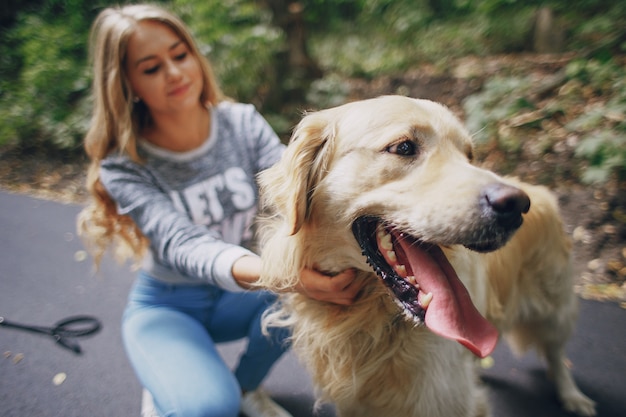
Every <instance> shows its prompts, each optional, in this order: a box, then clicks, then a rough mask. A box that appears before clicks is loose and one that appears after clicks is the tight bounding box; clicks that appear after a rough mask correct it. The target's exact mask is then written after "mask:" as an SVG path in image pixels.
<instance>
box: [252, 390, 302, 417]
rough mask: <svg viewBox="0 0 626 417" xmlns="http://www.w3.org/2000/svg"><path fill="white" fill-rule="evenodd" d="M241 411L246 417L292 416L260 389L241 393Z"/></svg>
mask: <svg viewBox="0 0 626 417" xmlns="http://www.w3.org/2000/svg"><path fill="white" fill-rule="evenodd" d="M241 412H242V413H243V414H245V415H246V417H293V416H292V415H291V414H289V412H288V411H287V410H285V409H284V408H282V407H281V406H280V405H278V404H276V403H275V402H274V400H272V399H271V398H270V397H269V395H267V394H266V393H265V392H264V391H263V390H260V389H257V390H256V391H250V392H246V393H245V394H244V395H243V397H242V398H241Z"/></svg>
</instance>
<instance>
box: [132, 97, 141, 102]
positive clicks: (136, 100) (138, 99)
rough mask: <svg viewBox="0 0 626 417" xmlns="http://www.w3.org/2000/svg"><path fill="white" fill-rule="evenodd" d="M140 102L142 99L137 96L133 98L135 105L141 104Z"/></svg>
mask: <svg viewBox="0 0 626 417" xmlns="http://www.w3.org/2000/svg"><path fill="white" fill-rule="evenodd" d="M140 100H141V99H140V98H139V97H137V96H134V97H133V103H139V101H140Z"/></svg>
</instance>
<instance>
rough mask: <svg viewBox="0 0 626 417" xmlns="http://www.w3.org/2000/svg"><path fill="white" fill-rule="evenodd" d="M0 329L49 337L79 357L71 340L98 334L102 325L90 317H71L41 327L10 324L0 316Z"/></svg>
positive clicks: (77, 347)
mask: <svg viewBox="0 0 626 417" xmlns="http://www.w3.org/2000/svg"><path fill="white" fill-rule="evenodd" d="M0 327H8V328H13V329H16V330H24V331H28V332H32V333H41V334H46V335H48V336H51V337H52V338H53V339H54V341H55V342H56V343H57V344H58V345H60V346H61V347H63V348H65V349H67V350H70V351H72V352H74V353H75V354H77V355H80V354H81V353H82V349H81V348H80V345H79V344H78V343H77V342H76V341H73V340H72V339H73V338H77V337H84V336H89V335H92V334H95V333H98V332H99V331H100V330H101V329H102V323H100V320H98V319H97V318H95V317H92V316H72V317H68V318H66V319H63V320H60V321H58V322H57V323H56V324H55V325H54V326H53V327H43V326H32V325H26V324H20V323H15V322H10V321H8V320H7V319H5V318H4V317H2V316H0Z"/></svg>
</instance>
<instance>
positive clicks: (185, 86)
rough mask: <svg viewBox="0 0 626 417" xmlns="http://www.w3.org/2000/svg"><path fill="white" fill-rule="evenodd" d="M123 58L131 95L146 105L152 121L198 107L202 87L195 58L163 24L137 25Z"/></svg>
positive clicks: (144, 23)
mask: <svg viewBox="0 0 626 417" xmlns="http://www.w3.org/2000/svg"><path fill="white" fill-rule="evenodd" d="M126 58H127V59H126V68H125V69H126V75H127V77H128V80H129V82H130V86H131V89H132V93H133V94H134V95H135V96H136V97H139V99H141V100H142V101H143V102H144V103H145V104H146V106H148V109H149V110H150V113H151V115H152V117H153V118H154V117H159V115H172V114H174V113H176V112H181V111H186V110H188V109H190V108H191V107H193V106H198V105H199V104H200V101H199V100H200V94H201V93H202V88H203V85H202V71H201V68H200V64H199V62H198V59H197V57H195V56H194V55H192V53H191V51H190V50H189V48H188V46H187V44H185V42H184V41H183V40H182V39H181V38H180V37H178V36H177V35H176V33H175V32H174V31H173V30H172V29H170V28H169V27H167V26H166V25H164V24H162V23H159V22H153V21H142V22H139V24H138V27H137V30H136V31H135V32H134V33H133V34H132V35H131V36H130V38H129V40H128V48H127V51H126Z"/></svg>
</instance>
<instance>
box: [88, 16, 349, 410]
mask: <svg viewBox="0 0 626 417" xmlns="http://www.w3.org/2000/svg"><path fill="white" fill-rule="evenodd" d="M91 42H92V43H91V55H92V61H93V68H94V82H93V94H94V99H95V101H94V113H93V119H92V123H91V127H90V130H89V132H88V133H87V136H86V139H85V149H86V152H87V154H88V156H89V157H90V161H91V164H90V167H89V172H88V180H87V182H88V188H89V190H90V192H91V195H92V197H93V198H92V201H91V203H90V205H88V206H87V207H86V208H85V209H84V210H83V212H82V213H81V215H80V217H79V230H80V231H81V235H82V236H83V238H84V239H85V240H86V242H87V243H88V245H89V247H90V248H91V249H92V251H93V254H94V257H95V259H96V262H99V261H100V259H101V256H102V254H103V253H104V252H105V251H106V249H107V248H108V247H109V246H112V247H113V249H114V252H115V254H117V255H119V256H120V257H121V258H122V259H126V258H128V257H134V258H135V259H139V258H142V261H141V269H140V271H139V273H138V277H137V280H136V282H135V283H134V286H133V288H132V290H131V293H130V295H129V301H128V305H127V308H126V311H125V313H124V319H123V323H122V334H123V339H124V345H125V348H126V352H127V354H128V357H129V359H130V362H131V364H132V366H133V367H134V369H135V372H136V374H137V376H138V378H139V380H140V382H141V384H142V385H143V386H144V387H145V389H146V390H147V392H149V393H150V394H151V395H152V397H153V398H154V404H155V406H156V411H157V412H158V414H159V415H161V416H184V417H192V416H214V417H216V416H231V417H236V416H237V415H238V414H239V412H240V411H241V412H243V413H244V414H245V415H246V416H248V417H257V416H258V417H261V416H263V417H269V416H275V417H288V416H290V414H289V413H288V412H287V411H286V410H284V409H283V408H282V407H280V406H279V405H278V404H276V403H275V402H274V401H273V400H272V399H271V398H270V397H269V396H268V395H267V394H265V393H264V392H263V391H262V390H261V389H259V386H260V385H261V382H262V381H263V379H264V377H265V376H266V375H267V373H268V372H269V371H270V369H271V367H272V365H273V364H274V363H275V361H276V360H277V359H278V358H279V357H280V356H281V354H282V353H283V352H284V350H285V349H286V346H285V339H286V337H287V335H286V334H285V333H284V331H283V330H276V329H270V337H265V336H263V334H262V333H261V328H260V317H261V315H262V313H263V311H265V309H266V308H267V306H268V305H269V304H270V303H271V302H272V301H273V300H274V296H273V295H272V294H270V293H267V292H264V291H250V290H247V289H250V285H251V284H252V283H254V281H255V280H257V279H258V277H259V272H260V262H261V261H260V258H259V257H258V256H257V255H256V254H254V253H253V252H252V251H250V250H249V249H246V245H247V244H248V243H250V239H251V237H252V236H251V231H250V226H251V223H252V221H253V219H254V217H255V214H256V205H257V197H258V190H257V187H256V183H255V176H256V175H257V173H258V172H259V171H261V170H263V169H265V168H267V167H269V166H271V165H272V164H273V163H274V162H276V161H277V160H278V158H279V157H280V155H281V153H282V151H283V145H282V144H281V143H280V141H279V139H278V137H277V136H276V134H275V133H274V132H273V131H272V129H271V128H270V126H269V125H268V124H267V122H266V121H265V120H264V119H263V117H262V116H261V115H260V114H259V113H258V112H257V111H256V110H255V109H254V107H253V106H251V105H246V104H241V103H236V102H232V101H227V100H224V97H223V95H222V93H221V91H220V88H219V87H218V85H217V83H216V81H215V79H214V76H213V74H212V71H211V67H210V66H209V64H208V62H207V61H206V60H205V59H204V58H203V57H202V56H201V55H200V53H199V52H198V48H197V46H196V44H195V42H194V40H193V39H192V37H191V35H190V33H189V30H188V29H187V28H186V27H185V25H184V24H183V22H181V21H180V19H178V18H177V17H176V16H173V15H172V14H171V13H169V12H167V11H166V10H163V9H162V8H159V7H155V6H151V5H132V6H125V7H114V8H107V9H105V10H103V11H102V12H101V13H100V14H99V16H98V17H97V19H96V21H95V22H94V25H93V28H92V38H91ZM297 290H298V291H301V292H304V293H306V294H308V295H309V296H310V297H312V298H315V299H318V300H321V301H327V302H334V303H338V304H351V303H352V302H353V301H354V299H355V297H356V296H357V294H358V291H359V288H358V287H357V285H356V284H355V283H354V282H353V273H352V272H351V271H346V272H344V273H342V274H340V275H337V276H335V277H328V276H325V275H322V274H320V273H318V272H316V271H313V270H304V271H302V274H301V286H300V288H298V289H297ZM240 338H248V344H247V349H246V350H245V352H244V353H243V354H242V357H241V359H240V362H239V364H238V365H237V367H236V369H234V371H231V370H230V369H229V368H228V367H227V366H226V364H225V363H224V362H223V361H222V359H221V358H220V355H219V354H218V352H217V350H216V348H215V343H219V342H223V341H230V340H235V339H240Z"/></svg>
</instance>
